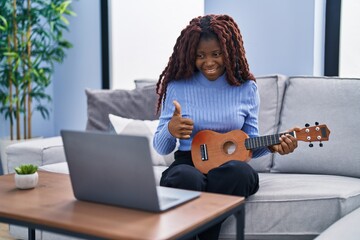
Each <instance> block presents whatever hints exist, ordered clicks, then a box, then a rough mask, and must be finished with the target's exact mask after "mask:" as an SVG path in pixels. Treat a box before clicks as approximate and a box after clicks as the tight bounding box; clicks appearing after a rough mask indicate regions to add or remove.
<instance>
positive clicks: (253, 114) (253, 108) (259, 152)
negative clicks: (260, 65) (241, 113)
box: [242, 81, 270, 158]
mask: <svg viewBox="0 0 360 240" xmlns="http://www.w3.org/2000/svg"><path fill="white" fill-rule="evenodd" d="M248 91H249V92H248V95H247V96H248V99H249V101H248V104H247V105H248V115H247V116H246V118H245V121H244V125H243V128H242V130H243V131H244V132H246V133H247V134H248V135H249V137H250V138H252V137H258V136H259V128H258V118H259V109H260V95H259V91H258V88H257V85H256V83H255V82H253V81H251V87H250V88H249V90H248ZM268 153H270V150H269V149H268V148H267V147H262V148H257V149H255V150H253V154H252V157H253V158H258V157H261V156H264V155H266V154H268Z"/></svg>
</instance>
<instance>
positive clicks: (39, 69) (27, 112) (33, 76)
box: [0, 0, 75, 140]
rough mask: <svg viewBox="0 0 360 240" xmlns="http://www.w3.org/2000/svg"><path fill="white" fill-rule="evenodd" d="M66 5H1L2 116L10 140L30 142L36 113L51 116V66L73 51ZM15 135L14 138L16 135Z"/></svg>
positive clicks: (29, 0)
mask: <svg viewBox="0 0 360 240" xmlns="http://www.w3.org/2000/svg"><path fill="white" fill-rule="evenodd" d="M70 5H71V1H70V0H6V1H1V2H0V113H1V114H3V116H4V117H5V120H7V119H8V120H9V124H10V126H9V127H10V129H9V130H10V131H9V132H10V140H13V139H17V140H19V139H29V138H32V130H31V125H32V122H31V119H32V114H33V112H34V111H38V112H40V114H41V116H42V117H43V118H44V119H47V118H48V117H49V107H48V106H47V105H46V104H48V103H49V102H50V101H51V97H50V95H48V94H47V93H46V88H47V87H48V86H49V85H50V83H51V77H52V73H53V71H54V63H56V62H58V63H61V62H62V61H63V60H64V58H65V51H66V50H67V49H69V48H71V47H72V45H71V43H70V42H68V41H67V40H66V39H64V37H63V32H64V31H65V30H68V28H67V26H68V24H69V22H68V20H67V19H66V18H65V17H66V16H69V15H75V13H74V12H73V11H71V6H70ZM14 133H15V135H14Z"/></svg>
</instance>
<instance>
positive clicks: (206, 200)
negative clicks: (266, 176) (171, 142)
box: [0, 171, 244, 239]
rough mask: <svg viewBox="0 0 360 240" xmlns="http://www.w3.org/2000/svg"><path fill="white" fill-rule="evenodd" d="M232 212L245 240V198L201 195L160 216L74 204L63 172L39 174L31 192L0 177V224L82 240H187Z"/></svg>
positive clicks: (10, 176)
mask: <svg viewBox="0 0 360 240" xmlns="http://www.w3.org/2000/svg"><path fill="white" fill-rule="evenodd" d="M232 214H234V215H235V217H236V219H237V239H243V238H244V232H243V231H244V198H242V197H236V196H228V195H220V194H212V193H202V194H201V196H200V197H199V198H197V199H195V200H192V201H190V202H188V203H185V204H183V205H181V206H179V207H176V208H174V209H170V210H168V211H165V212H163V213H151V212H146V211H139V210H134V209H127V208H120V207H115V206H109V205H103V204H97V203H91V202H84V201H78V200H76V199H75V198H74V195H73V192H72V188H71V183H70V178H69V175H67V174H59V173H50V172H43V171H39V184H38V186H37V187H36V188H34V189H31V190H19V189H17V188H16V187H15V183H14V175H13V174H8V175H3V176H0V222H6V223H9V224H15V225H20V226H26V227H28V229H29V239H35V229H39V230H46V231H52V232H55V233H61V234H67V235H72V236H76V237H84V238H87V239H186V238H189V237H191V236H195V235H196V234H198V233H199V232H202V231H203V230H205V229H206V228H208V227H209V226H212V225H214V224H216V223H218V222H220V221H222V220H224V219H225V218H227V217H228V216H230V215H232Z"/></svg>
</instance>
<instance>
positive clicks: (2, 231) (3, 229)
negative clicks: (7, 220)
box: [0, 223, 15, 240]
mask: <svg viewBox="0 0 360 240" xmlns="http://www.w3.org/2000/svg"><path fill="white" fill-rule="evenodd" d="M0 239H1V240H15V238H12V237H11V236H10V235H9V226H8V225H7V224H4V223H0Z"/></svg>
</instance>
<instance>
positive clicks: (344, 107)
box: [271, 77, 360, 177]
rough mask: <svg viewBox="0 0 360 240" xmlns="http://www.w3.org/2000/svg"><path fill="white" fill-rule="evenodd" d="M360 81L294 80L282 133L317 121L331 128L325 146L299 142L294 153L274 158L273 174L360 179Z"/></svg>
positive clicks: (313, 78)
mask: <svg viewBox="0 0 360 240" xmlns="http://www.w3.org/2000/svg"><path fill="white" fill-rule="evenodd" d="M359 103H360V79H345V78H330V77H328V78H325V77H291V78H289V84H288V86H287V90H286V93H285V96H284V102H283V109H282V112H281V119H280V122H281V126H280V129H281V130H287V129H288V128H290V127H293V126H296V125H297V126H300V127H301V126H304V125H303V124H305V123H309V124H310V125H314V123H315V122H319V123H320V124H326V125H327V126H328V128H329V129H330V131H331V133H330V135H329V141H328V142H324V143H323V145H324V147H319V145H318V143H316V142H314V143H313V144H314V147H313V148H309V147H308V145H309V144H308V143H305V142H299V147H298V148H297V149H296V150H295V152H294V153H292V154H289V155H284V156H280V155H278V154H276V155H275V157H274V166H273V168H272V170H271V171H272V172H292V173H319V174H334V175H343V176H353V177H360V164H359V159H360V157H359V156H360V148H359V147H354V144H355V145H356V143H357V142H358V136H359V135H360V128H359V123H360V121H359V119H360V104H359Z"/></svg>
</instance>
